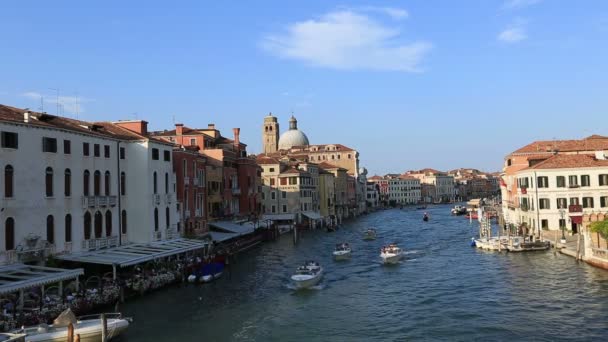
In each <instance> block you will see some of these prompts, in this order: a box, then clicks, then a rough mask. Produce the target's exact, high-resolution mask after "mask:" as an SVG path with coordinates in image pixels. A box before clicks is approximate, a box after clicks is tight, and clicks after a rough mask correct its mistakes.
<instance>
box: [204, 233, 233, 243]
mask: <svg viewBox="0 0 608 342" xmlns="http://www.w3.org/2000/svg"><path fill="white" fill-rule="evenodd" d="M209 235H211V239H212V240H213V241H215V242H223V241H226V240H230V239H233V238H235V237H238V236H240V234H237V233H220V232H209Z"/></svg>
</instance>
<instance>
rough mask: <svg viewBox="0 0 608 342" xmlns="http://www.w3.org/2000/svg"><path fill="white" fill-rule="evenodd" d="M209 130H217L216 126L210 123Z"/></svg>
mask: <svg viewBox="0 0 608 342" xmlns="http://www.w3.org/2000/svg"><path fill="white" fill-rule="evenodd" d="M207 128H209V129H215V124H212V123H210V124H209V125H207Z"/></svg>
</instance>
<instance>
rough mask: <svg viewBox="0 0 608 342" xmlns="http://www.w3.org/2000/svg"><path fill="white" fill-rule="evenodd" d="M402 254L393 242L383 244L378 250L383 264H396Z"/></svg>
mask: <svg viewBox="0 0 608 342" xmlns="http://www.w3.org/2000/svg"><path fill="white" fill-rule="evenodd" d="M402 256H403V250H402V249H401V248H399V247H398V246H397V245H396V244H394V243H392V244H390V245H388V246H384V247H382V249H381V250H380V257H381V258H382V262H383V263H385V264H396V263H398V262H399V260H401V257H402Z"/></svg>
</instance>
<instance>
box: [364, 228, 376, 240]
mask: <svg viewBox="0 0 608 342" xmlns="http://www.w3.org/2000/svg"><path fill="white" fill-rule="evenodd" d="M363 240H376V230H375V229H374V228H369V229H368V230H367V231H366V232H365V234H364V235H363Z"/></svg>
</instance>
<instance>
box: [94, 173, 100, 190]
mask: <svg viewBox="0 0 608 342" xmlns="http://www.w3.org/2000/svg"><path fill="white" fill-rule="evenodd" d="M100 194H101V172H99V171H95V173H94V174H93V195H95V196H99V195H100Z"/></svg>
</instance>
